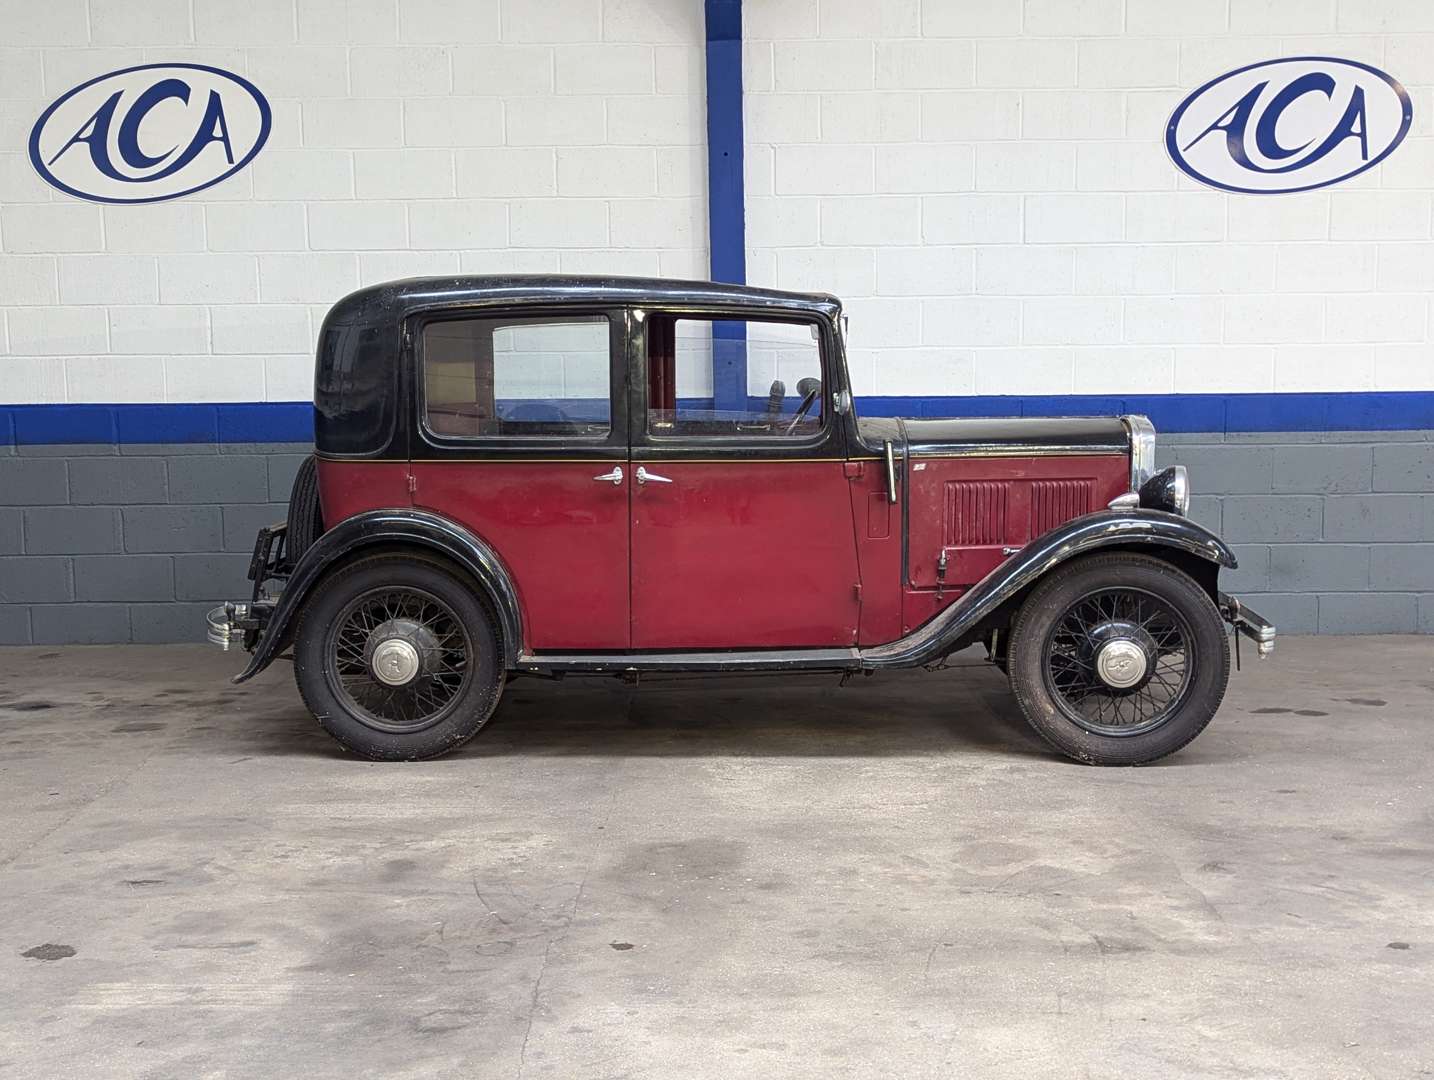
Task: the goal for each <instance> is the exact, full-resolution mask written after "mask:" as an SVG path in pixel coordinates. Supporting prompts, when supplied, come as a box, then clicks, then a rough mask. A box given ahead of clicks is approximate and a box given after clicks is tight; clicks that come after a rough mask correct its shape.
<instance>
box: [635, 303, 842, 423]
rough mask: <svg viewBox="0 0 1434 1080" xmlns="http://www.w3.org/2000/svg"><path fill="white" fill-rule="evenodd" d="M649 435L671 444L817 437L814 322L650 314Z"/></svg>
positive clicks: (819, 413)
mask: <svg viewBox="0 0 1434 1080" xmlns="http://www.w3.org/2000/svg"><path fill="white" fill-rule="evenodd" d="M647 379H648V387H647V401H648V407H647V432H648V434H649V435H652V436H657V437H669V438H684V437H687V438H691V437H706V438H713V437H715V438H724V437H725V438H742V439H751V438H758V439H764V438H775V439H780V438H796V439H803V438H811V437H812V436H814V435H816V434H818V433H819V432H820V431H821V429H822V422H823V416H824V413H823V409H824V404H823V394H822V350H821V337H820V329H819V327H818V326H817V325H816V324H815V323H789V322H766V321H762V320H759V319H702V318H677V317H673V316H669V315H652V316H649V318H648V323H647Z"/></svg>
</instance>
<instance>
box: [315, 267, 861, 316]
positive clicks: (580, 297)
mask: <svg viewBox="0 0 1434 1080" xmlns="http://www.w3.org/2000/svg"><path fill="white" fill-rule="evenodd" d="M543 300H556V301H561V302H563V303H574V302H577V303H583V302H590V303H593V304H642V303H651V304H671V305H694V306H699V305H700V306H703V307H733V308H749V309H750V308H773V309H777V308H785V309H799V310H803V311H813V312H825V313H827V314H832V315H834V314H836V313H837V312H838V311H840V309H841V302H840V301H839V300H838V299H837V298H836V297H835V296H832V295H830V294H829V293H805V292H786V291H783V290H780V289H763V288H758V287H756V286H753V285H733V284H730V283H728V282H721V281H683V280H677V279H670V278H645V277H611V276H601V275H583V274H472V275H454V276H449V277H416V278H403V279H402V280H399V281H387V282H384V283H382V284H380V285H370V286H368V287H367V288H363V289H359V290H358V291H357V292H352V293H349V295H347V296H345V297H344V298H343V299H342V300H340V301H339V302H338V303H337V304H335V305H334V307H333V309H332V311H331V312H330V315H329V317H330V318H331V319H337V320H338V321H342V322H353V321H359V320H361V321H365V322H375V321H380V320H383V319H386V318H402V317H403V316H405V315H407V314H409V313H411V312H413V311H417V310H422V309H430V308H442V307H447V306H449V305H453V306H461V305H465V304H482V303H497V302H511V303H532V302H541V301H543Z"/></svg>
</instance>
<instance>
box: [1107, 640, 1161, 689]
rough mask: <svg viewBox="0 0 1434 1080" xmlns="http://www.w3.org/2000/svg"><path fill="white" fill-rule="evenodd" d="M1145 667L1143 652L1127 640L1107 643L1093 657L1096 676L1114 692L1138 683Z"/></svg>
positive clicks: (1143, 676) (1146, 663)
mask: <svg viewBox="0 0 1434 1080" xmlns="http://www.w3.org/2000/svg"><path fill="white" fill-rule="evenodd" d="M1147 666H1148V661H1147V660H1146V656H1145V650H1144V649H1142V648H1141V647H1140V646H1139V645H1137V644H1136V643H1135V642H1133V641H1131V640H1129V639H1128V638H1116V639H1115V640H1113V641H1107V642H1106V643H1105V644H1104V645H1102V646H1101V647H1100V651H1099V652H1098V653H1096V656H1095V670H1096V674H1097V675H1099V676H1100V679H1101V682H1103V683H1105V685H1106V686H1109V687H1112V688H1114V689H1116V690H1127V689H1129V688H1130V687H1132V686H1134V685H1135V684H1136V683H1138V682H1140V680H1141V679H1143V678H1145V669H1146V667H1147Z"/></svg>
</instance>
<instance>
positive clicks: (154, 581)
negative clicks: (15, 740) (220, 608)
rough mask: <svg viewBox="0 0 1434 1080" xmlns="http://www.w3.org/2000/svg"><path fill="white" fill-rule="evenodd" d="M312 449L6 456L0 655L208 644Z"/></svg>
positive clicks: (190, 447)
mask: <svg viewBox="0 0 1434 1080" xmlns="http://www.w3.org/2000/svg"><path fill="white" fill-rule="evenodd" d="M308 451H309V447H307V446H304V445H302V444H225V445H214V444H188V443H186V444H176V445H168V444H150V445H128V444H126V445H122V446H91V445H85V446H60V447H57V446H47V447H26V446H21V447H13V446H10V447H3V448H0V644H6V645H16V644H30V643H33V644H37V645H49V644H72V643H94V644H99V643H110V642H144V643H149V642H169V641H196V640H198V641H202V640H203V639H204V615H205V613H206V612H207V611H208V610H209V609H210V608H211V607H213V606H215V604H217V603H220V602H222V601H224V600H232V599H235V598H236V597H243V596H246V595H248V590H249V583H248V582H247V580H246V579H245V571H246V570H247V569H248V565H249V553H250V551H251V550H252V549H253V546H254V534H255V533H256V532H258V530H259V529H260V527H261V526H264V525H268V524H272V523H273V522H275V521H279V520H281V519H282V518H283V517H284V515H285V513H286V511H287V503H288V498H289V487H290V485H291V484H292V482H293V476H294V470H295V469H296V468H298V465H299V462H300V461H302V460H303V457H304V455H305V454H306V453H308Z"/></svg>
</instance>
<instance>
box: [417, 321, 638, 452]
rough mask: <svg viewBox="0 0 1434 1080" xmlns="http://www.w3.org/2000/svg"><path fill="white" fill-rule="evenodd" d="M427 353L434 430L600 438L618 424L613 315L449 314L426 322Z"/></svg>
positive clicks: (427, 407)
mask: <svg viewBox="0 0 1434 1080" xmlns="http://www.w3.org/2000/svg"><path fill="white" fill-rule="evenodd" d="M422 358H423V359H422V362H423V409H424V420H425V422H426V423H427V425H428V428H429V430H431V431H433V432H434V433H435V434H438V435H452V436H459V437H469V438H481V437H494V436H498V437H502V436H506V437H510V438H511V437H530V436H559V435H563V436H569V437H572V436H594V437H598V436H603V435H606V434H607V433H608V430H609V428H610V426H611V421H612V411H611V410H612V405H611V401H610V396H609V389H608V387H609V379H610V376H609V372H610V365H609V335H608V320H607V318H606V316H603V315H579V316H571V315H570V316H563V317H559V318H551V319H548V318H529V319H522V318H503V317H497V318H475V319H443V320H441V321H435V322H430V323H428V324H426V325H425V326H424V328H423V348H422Z"/></svg>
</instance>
